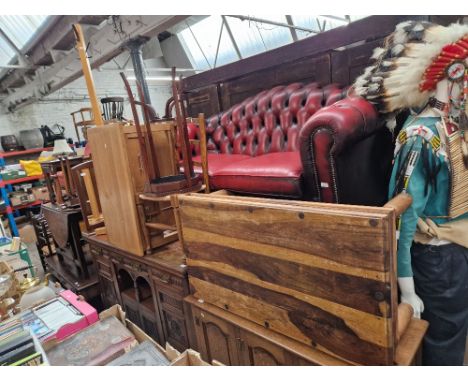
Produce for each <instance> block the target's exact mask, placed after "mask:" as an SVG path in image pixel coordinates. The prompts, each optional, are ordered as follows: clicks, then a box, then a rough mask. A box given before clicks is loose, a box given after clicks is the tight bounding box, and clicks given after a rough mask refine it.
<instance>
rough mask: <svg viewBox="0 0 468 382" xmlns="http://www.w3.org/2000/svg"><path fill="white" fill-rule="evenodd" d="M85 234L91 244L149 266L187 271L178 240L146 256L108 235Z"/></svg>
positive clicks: (182, 272)
mask: <svg viewBox="0 0 468 382" xmlns="http://www.w3.org/2000/svg"><path fill="white" fill-rule="evenodd" d="M83 236H84V238H85V240H86V241H88V242H89V243H90V244H95V245H98V246H99V247H104V248H106V249H108V250H110V251H113V252H117V253H118V254H120V255H123V256H125V257H127V258H130V259H132V260H135V261H138V262H141V263H144V264H147V265H149V266H159V267H162V268H164V269H166V270H169V271H172V272H176V273H178V274H185V273H186V272H187V271H186V264H185V256H184V252H183V250H182V246H181V245H180V243H179V242H178V241H176V242H173V243H170V244H167V245H165V246H163V247H159V248H156V249H154V250H153V252H152V253H151V254H148V255H145V256H136V255H134V254H131V253H129V252H126V251H125V250H123V249H121V248H119V247H117V246H115V245H113V244H112V243H110V242H109V240H108V238H107V235H99V236H97V235H87V234H85V235H83Z"/></svg>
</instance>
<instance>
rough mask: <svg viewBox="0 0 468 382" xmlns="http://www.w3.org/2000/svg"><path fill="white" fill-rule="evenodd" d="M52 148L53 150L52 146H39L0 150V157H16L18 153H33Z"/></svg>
mask: <svg viewBox="0 0 468 382" xmlns="http://www.w3.org/2000/svg"><path fill="white" fill-rule="evenodd" d="M52 150H53V147H40V148H38V149H29V150H20V151H9V152H0V158H9V157H16V156H19V155H25V154H34V153H40V152H42V151H52Z"/></svg>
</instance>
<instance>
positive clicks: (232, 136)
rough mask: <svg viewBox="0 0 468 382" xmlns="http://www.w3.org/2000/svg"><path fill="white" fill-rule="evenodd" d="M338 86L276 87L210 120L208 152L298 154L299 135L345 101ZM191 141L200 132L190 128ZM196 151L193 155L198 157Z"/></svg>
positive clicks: (291, 85)
mask: <svg viewBox="0 0 468 382" xmlns="http://www.w3.org/2000/svg"><path fill="white" fill-rule="evenodd" d="M345 93H346V92H345V90H343V89H340V88H339V87H338V86H337V85H328V86H326V87H323V88H322V87H320V86H319V85H318V84H317V83H311V84H307V85H303V84H301V83H293V84H290V85H288V86H276V87H274V88H272V89H269V90H264V91H262V92H261V93H258V94H257V95H255V96H252V97H249V98H247V99H246V100H244V101H243V102H241V103H239V104H236V105H234V106H232V107H231V108H229V109H228V110H226V111H223V112H221V113H219V114H217V115H214V116H212V117H209V118H207V126H206V132H207V139H208V150H209V151H216V152H218V153H223V154H225V153H232V154H244V155H250V156H258V155H263V154H266V153H272V152H281V151H298V150H299V144H298V135H299V131H300V129H301V128H302V126H303V125H304V124H305V122H306V121H307V119H308V118H309V117H310V116H311V115H313V114H314V113H315V112H317V110H319V109H321V108H322V107H324V106H328V105H331V104H333V103H335V102H336V101H338V100H340V99H342V98H344V97H345V95H346V94H345ZM189 135H190V136H191V138H195V137H198V129H196V128H195V126H189ZM198 153H199V152H198V148H197V147H194V154H198Z"/></svg>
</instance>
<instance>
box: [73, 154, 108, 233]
mask: <svg viewBox="0 0 468 382" xmlns="http://www.w3.org/2000/svg"><path fill="white" fill-rule="evenodd" d="M72 176H73V179H74V183H75V186H76V189H77V193H78V198H79V199H80V206H81V213H82V215H83V220H84V223H85V226H86V231H87V232H89V233H91V232H94V231H95V230H96V228H100V227H103V226H104V218H103V216H102V210H101V203H100V201H99V194H98V193H97V185H96V176H95V174H94V167H93V161H92V160H89V161H86V162H83V163H80V164H79V165H77V166H74V167H73V168H72Z"/></svg>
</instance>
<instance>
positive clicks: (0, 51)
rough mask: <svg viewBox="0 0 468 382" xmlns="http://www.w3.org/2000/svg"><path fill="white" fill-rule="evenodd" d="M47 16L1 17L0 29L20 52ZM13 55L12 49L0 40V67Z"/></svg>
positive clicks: (3, 40)
mask: <svg viewBox="0 0 468 382" xmlns="http://www.w3.org/2000/svg"><path fill="white" fill-rule="evenodd" d="M47 17H49V16H45V15H44V16H36V15H27V16H22V15H1V16H0V29H2V31H3V32H4V33H5V34H6V35H7V36H8V38H9V39H10V40H11V41H12V42H13V44H15V46H16V47H17V48H18V49H20V50H21V48H23V47H24V46H25V45H26V43H27V42H28V41H29V40H30V39H31V38H32V37H33V36H34V35H35V33H36V32H37V30H38V29H39V28H40V26H41V25H42V24H43V23H44V22H45V21H46V19H47ZM14 55H15V51H14V49H13V48H12V47H11V46H10V45H9V44H8V42H7V41H5V39H3V38H0V65H6V64H8V63H9V62H10V60H11V59H12V58H13V56H14Z"/></svg>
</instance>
